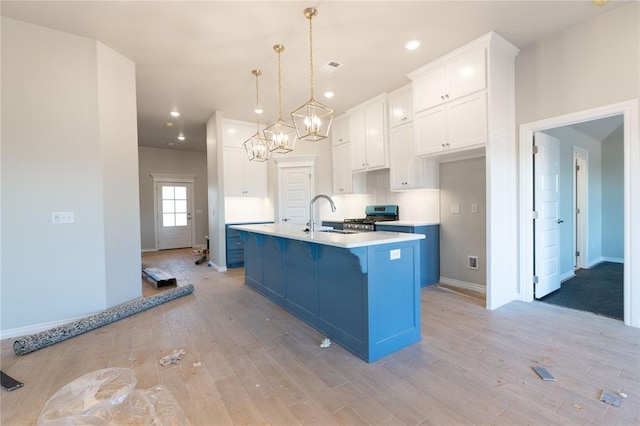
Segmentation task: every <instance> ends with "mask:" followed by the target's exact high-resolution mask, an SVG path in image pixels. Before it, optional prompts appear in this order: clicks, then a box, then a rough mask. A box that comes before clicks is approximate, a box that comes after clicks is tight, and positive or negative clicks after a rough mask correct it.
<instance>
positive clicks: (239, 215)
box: [224, 197, 273, 223]
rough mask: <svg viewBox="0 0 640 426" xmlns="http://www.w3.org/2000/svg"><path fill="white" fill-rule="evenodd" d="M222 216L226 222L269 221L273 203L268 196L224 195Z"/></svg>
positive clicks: (271, 219)
mask: <svg viewBox="0 0 640 426" xmlns="http://www.w3.org/2000/svg"><path fill="white" fill-rule="evenodd" d="M224 217H225V222H226V223H243V222H245V223H246V222H271V221H273V204H271V201H270V200H269V199H268V198H257V197H225V199H224Z"/></svg>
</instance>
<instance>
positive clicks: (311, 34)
mask: <svg viewBox="0 0 640 426" xmlns="http://www.w3.org/2000/svg"><path fill="white" fill-rule="evenodd" d="M312 21H313V15H310V16H309V64H310V68H311V70H310V71H311V72H310V75H311V81H310V82H309V86H310V87H311V99H313V24H312Z"/></svg>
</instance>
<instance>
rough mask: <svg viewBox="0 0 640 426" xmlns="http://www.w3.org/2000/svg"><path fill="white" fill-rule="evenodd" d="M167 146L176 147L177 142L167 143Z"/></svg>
mask: <svg viewBox="0 0 640 426" xmlns="http://www.w3.org/2000/svg"><path fill="white" fill-rule="evenodd" d="M167 145H169V146H174V145H175V142H167Z"/></svg>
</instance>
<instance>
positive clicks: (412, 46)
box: [404, 40, 420, 50]
mask: <svg viewBox="0 0 640 426" xmlns="http://www.w3.org/2000/svg"><path fill="white" fill-rule="evenodd" d="M418 47H420V42H419V41H418V40H410V41H408V42H407V43H406V44H405V45H404V48H405V49H407V50H416V49H417V48H418Z"/></svg>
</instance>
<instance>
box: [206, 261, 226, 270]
mask: <svg viewBox="0 0 640 426" xmlns="http://www.w3.org/2000/svg"><path fill="white" fill-rule="evenodd" d="M209 266H211V267H212V268H213V269H215V270H216V271H218V272H226V271H227V267H226V266H219V265H216V264H215V263H213V262H209Z"/></svg>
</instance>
